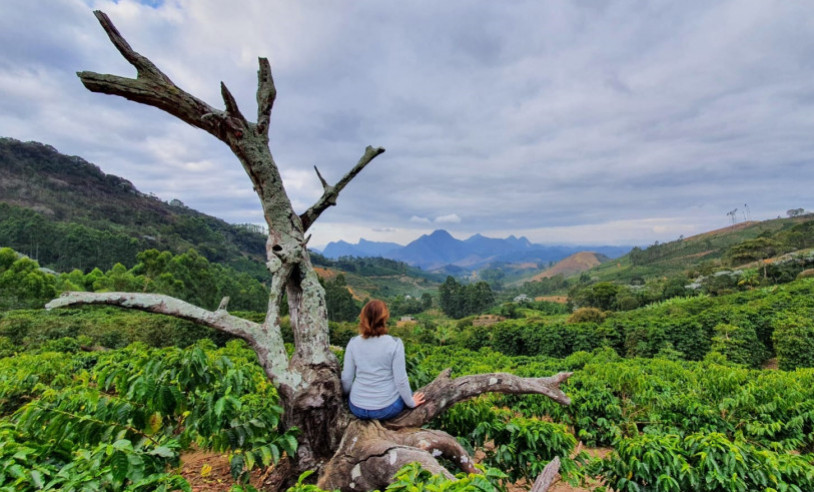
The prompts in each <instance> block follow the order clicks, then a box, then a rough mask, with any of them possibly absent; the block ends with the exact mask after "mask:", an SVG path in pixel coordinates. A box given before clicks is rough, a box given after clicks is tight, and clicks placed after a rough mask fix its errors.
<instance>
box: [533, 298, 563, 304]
mask: <svg viewBox="0 0 814 492" xmlns="http://www.w3.org/2000/svg"><path fill="white" fill-rule="evenodd" d="M534 300H535V301H548V302H558V303H560V304H566V303H567V302H568V296H539V297H535V298H534Z"/></svg>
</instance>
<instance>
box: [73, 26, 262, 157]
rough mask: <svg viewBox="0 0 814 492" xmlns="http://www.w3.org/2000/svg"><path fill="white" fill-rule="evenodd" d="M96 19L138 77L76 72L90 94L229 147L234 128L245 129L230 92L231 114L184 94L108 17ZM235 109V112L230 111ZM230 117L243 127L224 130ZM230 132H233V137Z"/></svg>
mask: <svg viewBox="0 0 814 492" xmlns="http://www.w3.org/2000/svg"><path fill="white" fill-rule="evenodd" d="M94 15H95V16H96V18H97V19H98V20H99V23H100V24H101V25H102V28H103V29H104V30H105V32H106V33H107V35H108V37H109V38H110V41H111V42H112V43H113V44H114V45H115V46H116V49H118V50H119V53H121V55H122V56H123V57H124V58H125V59H126V60H127V61H128V62H130V64H131V65H133V66H134V67H135V68H136V71H137V73H138V76H137V78H135V79H131V78H127V77H119V76H115V75H108V74H99V73H95V72H77V75H78V76H79V78H80V80H81V81H82V83H83V84H84V85H85V87H86V88H87V89H88V90H90V91H92V92H99V93H102V94H110V95H115V96H121V97H124V98H126V99H129V100H131V101H135V102H138V103H142V104H147V105H149V106H153V107H155V108H158V109H161V110H163V111H165V112H167V113H169V114H171V115H173V116H175V117H177V118H179V119H181V120H183V121H185V122H186V123H188V124H190V125H192V126H195V127H198V128H201V129H202V130H205V131H207V132H209V133H210V134H212V135H214V136H215V137H217V138H218V139H219V140H222V141H224V142H226V143H227V144H228V143H229V141H228V140H229V138H230V137H235V136H236V135H235V134H234V127H243V126H246V123H247V122H246V120H245V119H244V118H243V115H241V114H240V112H239V111H237V105H236V104H234V108H231V107H230V104H229V101H228V100H227V99H228V98H227V94H228V90H226V91H225V92H226V93H225V94H224V100H226V106H227V110H229V112H228V113H226V112H223V111H220V110H218V109H215V108H213V107H212V106H210V105H208V104H207V103H205V102H203V101H201V100H200V99H198V98H196V97H195V96H193V95H191V94H189V93H187V92H186V91H184V90H182V89H181V88H180V87H178V86H177V85H175V84H174V83H173V82H172V80H170V78H169V77H167V75H165V74H164V73H163V72H162V71H161V70H159V69H158V67H156V66H155V64H154V63H153V62H151V61H150V60H149V59H148V58H147V57H145V56H142V55H141V54H139V53H137V52H135V51H134V50H133V48H131V47H130V45H129V44H128V43H127V41H126V40H125V39H124V37H122V35H121V34H120V33H119V31H118V29H116V26H114V25H113V22H112V21H111V20H110V18H109V17H108V16H107V14H105V13H104V12H101V11H98V10H97V11H95V12H94ZM228 96H229V98H231V94H228ZM231 100H232V101H234V98H231ZM232 109H234V110H235V111H231V110H232ZM212 116H217V117H212ZM230 117H231V118H234V119H235V120H236V121H238V122H240V123H241V124H239V125H238V124H236V122H235V121H229V122H228V123H230V124H229V125H225V126H224V125H223V122H224V121H227V120H229V119H230ZM227 130H233V131H232V133H231V135H230V134H229V132H228V131H227ZM238 137H239V136H238Z"/></svg>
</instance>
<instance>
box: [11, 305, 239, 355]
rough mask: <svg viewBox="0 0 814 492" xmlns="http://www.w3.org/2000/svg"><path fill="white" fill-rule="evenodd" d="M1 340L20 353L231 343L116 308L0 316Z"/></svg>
mask: <svg viewBox="0 0 814 492" xmlns="http://www.w3.org/2000/svg"><path fill="white" fill-rule="evenodd" d="M235 314H237V315H243V316H246V314H245V313H235ZM0 337H6V338H7V339H8V340H9V341H10V343H11V344H12V345H13V346H14V347H15V350H16V351H30V350H38V349H41V348H42V347H43V346H45V345H46V344H48V343H50V341H51V340H55V339H59V338H64V337H70V338H76V339H77V340H78V339H79V338H80V337H87V340H86V342H87V343H84V344H83V345H86V346H102V347H106V348H122V347H124V346H126V345H129V344H130V343H132V342H143V343H146V344H147V345H150V346H158V347H165V346H169V345H175V346H179V347H186V346H188V345H190V344H193V343H195V341H196V340H199V339H201V338H211V339H213V340H214V341H216V342H217V343H218V344H220V345H223V344H224V343H226V342H227V341H228V340H229V339H230V337H229V336H227V335H225V334H223V333H221V332H218V331H215V330H213V329H211V328H206V327H202V326H198V325H196V324H194V323H192V322H189V321H184V320H180V319H177V318H172V317H169V316H161V315H156V314H150V313H143V312H139V311H127V310H122V309H117V308H112V307H86V308H80V309H59V310H54V311H44V310H18V311H7V312H0Z"/></svg>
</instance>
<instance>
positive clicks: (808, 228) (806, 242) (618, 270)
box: [589, 214, 814, 283]
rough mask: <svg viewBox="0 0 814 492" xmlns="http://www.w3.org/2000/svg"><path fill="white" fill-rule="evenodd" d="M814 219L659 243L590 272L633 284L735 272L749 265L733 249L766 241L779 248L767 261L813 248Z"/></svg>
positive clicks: (742, 226)
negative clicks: (668, 278) (720, 271)
mask: <svg viewBox="0 0 814 492" xmlns="http://www.w3.org/2000/svg"><path fill="white" fill-rule="evenodd" d="M812 224H814V215H812V214H806V215H801V216H799V217H793V218H783V219H781V218H778V219H771V220H765V221H759V222H758V221H749V222H742V223H739V224H735V225H734V226H729V227H724V228H721V229H716V230H713V231H709V232H705V233H702V234H697V235H695V236H691V237H687V238H679V239H677V240H675V241H670V242H667V243H661V244H659V243H656V244H653V245H651V246H648V247H647V248H644V249H642V248H633V250H631V251H630V253H628V254H627V255H625V256H622V257H620V258H617V259H616V260H614V261H612V262H607V263H604V264H602V265H599V266H597V267H594V268H593V269H592V270H590V272H589V273H590V274H591V275H592V276H593V277H595V278H597V279H599V280H603V281H605V280H609V281H618V282H626V283H630V282H631V281H636V280H640V279H647V278H653V277H670V276H676V275H687V274H689V276H696V275H699V274H702V273H710V272H712V271H715V270H717V269H720V268H733V267H738V266H740V265H741V264H747V263H749V261H742V262H739V261H738V260H737V259H736V258H734V259H733V258H730V257H728V256H727V255H728V254H731V253H732V251H733V249H732V248H733V247H736V246H738V245H742V244H745V243H746V244H749V241H753V240H755V239H757V238H764V239H766V240H768V241H769V242H770V243H772V244H775V245H776V247H775V248H774V249H773V250H771V251H767V253H771V254H768V255H767V256H766V258H771V257H773V256H777V255H781V254H784V253H788V252H792V251H796V250H802V249H806V248H808V247H812V246H814V231H812V229H813V228H812Z"/></svg>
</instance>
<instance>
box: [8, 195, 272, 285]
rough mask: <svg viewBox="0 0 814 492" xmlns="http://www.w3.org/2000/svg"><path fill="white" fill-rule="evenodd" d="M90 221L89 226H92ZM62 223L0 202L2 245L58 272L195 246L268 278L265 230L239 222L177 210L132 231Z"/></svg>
mask: <svg viewBox="0 0 814 492" xmlns="http://www.w3.org/2000/svg"><path fill="white" fill-rule="evenodd" d="M212 220H214V219H212ZM89 224H90V225H89ZM89 224H83V223H81V222H79V221H71V222H61V221H58V220H55V219H53V218H51V217H48V216H46V215H44V214H41V213H38V212H35V211H33V210H30V209H27V208H21V207H16V206H13V205H9V204H6V203H0V244H2V245H4V246H7V247H10V248H12V249H14V250H16V251H19V252H21V253H23V254H26V255H28V256H29V257H31V258H34V259H36V260H37V262H38V263H39V264H40V265H41V266H43V267H47V268H50V269H52V270H56V271H69V270H73V269H78V270H81V271H89V270H90V269H92V268H100V269H102V270H108V269H110V268H112V267H113V265H115V264H116V263H121V264H122V265H124V266H126V267H128V268H130V267H132V266H134V265H135V263H136V260H135V258H136V254H137V253H138V252H139V251H143V250H146V249H160V250H168V251H172V252H173V253H176V254H179V253H183V252H184V251H187V250H189V249H191V248H192V249H195V250H196V251H198V252H199V253H200V254H202V255H203V256H204V257H206V258H207V260H209V261H211V262H218V263H223V264H225V265H228V266H229V267H231V268H233V269H235V270H238V271H242V272H246V273H249V274H251V275H252V276H254V277H255V278H257V279H262V278H265V276H266V275H267V272H266V270H265V268H264V266H263V264H262V262H261V261H259V260H260V259H262V258H263V257H264V255H265V240H264V238H263V236H262V235H260V234H257V233H255V232H251V231H249V230H247V229H245V228H241V227H238V226H227V225H226V224H225V223H224V224H223V225H222V226H223V227H214V226H213V224H212V223H211V221H210V220H207V219H206V218H204V217H203V216H195V215H177V216H175V217H174V218H171V219H168V220H167V221H166V222H165V223H163V224H161V225H157V224H154V225H151V226H149V227H147V226H145V227H142V228H140V230H141V233H139V230H133V229H131V228H129V227H125V226H122V225H119V224H116V223H113V222H109V221H92V222H90V223H89Z"/></svg>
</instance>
